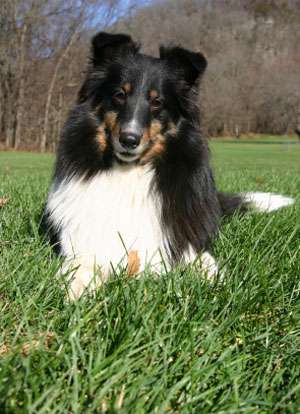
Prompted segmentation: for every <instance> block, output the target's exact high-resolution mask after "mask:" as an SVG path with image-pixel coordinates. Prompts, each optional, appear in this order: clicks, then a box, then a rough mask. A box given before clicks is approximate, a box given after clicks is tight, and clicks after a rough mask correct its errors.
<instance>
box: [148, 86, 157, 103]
mask: <svg viewBox="0 0 300 414" xmlns="http://www.w3.org/2000/svg"><path fill="white" fill-rule="evenodd" d="M157 97H158V92H157V90H155V89H152V90H151V91H150V98H151V100H152V101H153V100H154V99H155V98H157Z"/></svg>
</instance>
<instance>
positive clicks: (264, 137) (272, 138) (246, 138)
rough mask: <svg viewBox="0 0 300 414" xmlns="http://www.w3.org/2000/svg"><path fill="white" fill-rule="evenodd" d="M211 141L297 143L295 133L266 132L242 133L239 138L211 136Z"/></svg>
mask: <svg viewBox="0 0 300 414" xmlns="http://www.w3.org/2000/svg"><path fill="white" fill-rule="evenodd" d="M212 141H217V142H236V143H276V142H277V143H281V144H288V143H299V139H298V137H297V135H296V134H295V135H268V134H255V135H253V134H250V135H243V136H241V137H240V138H235V137H224V138H222V137H220V138H212Z"/></svg>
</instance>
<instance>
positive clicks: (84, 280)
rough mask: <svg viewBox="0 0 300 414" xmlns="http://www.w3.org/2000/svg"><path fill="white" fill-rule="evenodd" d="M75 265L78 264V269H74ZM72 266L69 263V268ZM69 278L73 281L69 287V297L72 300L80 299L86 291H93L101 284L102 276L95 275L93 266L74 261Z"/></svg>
mask: <svg viewBox="0 0 300 414" xmlns="http://www.w3.org/2000/svg"><path fill="white" fill-rule="evenodd" d="M74 266H77V269H75V270H74ZM70 267H71V266H70V264H69V265H68V270H69V269H70ZM68 280H70V281H71V283H70V285H69V288H68V297H69V299H70V300H71V301H75V300H77V299H79V298H80V297H81V296H82V295H83V293H84V292H85V291H89V292H91V291H92V292H93V291H94V290H95V289H96V287H98V286H100V285H101V278H100V277H98V276H97V275H95V272H94V268H93V267H90V266H85V265H82V264H81V265H78V263H72V270H71V272H70V274H69V275H68Z"/></svg>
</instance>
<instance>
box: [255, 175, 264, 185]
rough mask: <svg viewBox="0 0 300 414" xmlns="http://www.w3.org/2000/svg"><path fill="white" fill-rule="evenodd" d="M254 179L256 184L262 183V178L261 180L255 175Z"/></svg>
mask: <svg viewBox="0 0 300 414" xmlns="http://www.w3.org/2000/svg"><path fill="white" fill-rule="evenodd" d="M255 181H256V182H257V184H263V182H264V180H262V179H261V178H259V177H256V178H255Z"/></svg>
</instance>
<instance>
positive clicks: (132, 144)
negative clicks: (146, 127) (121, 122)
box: [119, 132, 141, 151]
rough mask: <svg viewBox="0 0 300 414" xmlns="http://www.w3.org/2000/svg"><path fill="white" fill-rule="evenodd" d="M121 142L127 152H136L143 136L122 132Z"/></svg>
mask: <svg viewBox="0 0 300 414" xmlns="http://www.w3.org/2000/svg"><path fill="white" fill-rule="evenodd" d="M119 142H120V144H121V146H122V147H123V148H124V149H125V150H129V151H130V150H134V149H136V148H137V147H138V146H139V145H140V142H141V136H139V135H137V134H133V133H125V132H122V133H121V134H120V138H119Z"/></svg>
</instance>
